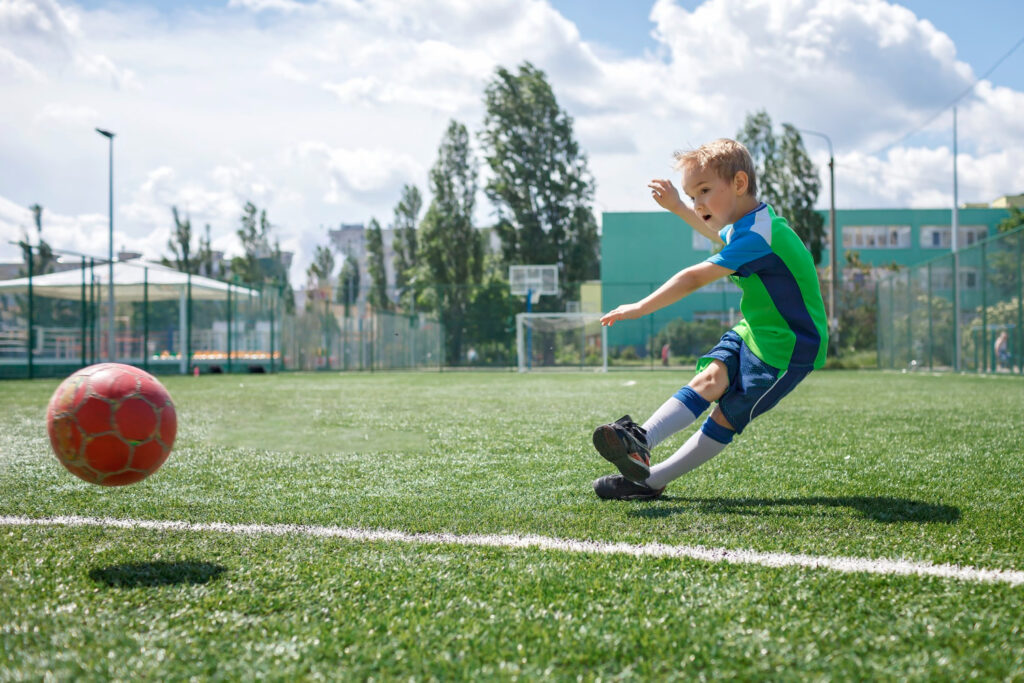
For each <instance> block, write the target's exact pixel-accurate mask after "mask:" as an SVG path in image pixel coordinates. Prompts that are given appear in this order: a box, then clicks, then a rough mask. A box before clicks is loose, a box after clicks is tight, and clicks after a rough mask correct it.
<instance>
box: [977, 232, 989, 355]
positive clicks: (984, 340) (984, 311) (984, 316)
mask: <svg viewBox="0 0 1024 683" xmlns="http://www.w3.org/2000/svg"><path fill="white" fill-rule="evenodd" d="M980 246H981V269H980V270H981V272H980V273H978V275H979V276H980V277H981V345H982V346H983V347H984V348H983V349H982V351H981V362H982V368H984V370H985V372H988V296H987V294H988V287H987V285H986V282H987V281H988V278H987V277H986V275H987V273H986V267H985V243H984V242H982V243H981V245H980ZM979 369H980V368H979Z"/></svg>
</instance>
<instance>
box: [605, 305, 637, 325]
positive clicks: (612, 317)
mask: <svg viewBox="0 0 1024 683" xmlns="http://www.w3.org/2000/svg"><path fill="white" fill-rule="evenodd" d="M643 315H644V312H643V311H642V310H641V308H640V304H622V305H621V306H619V307H618V308H616V309H614V310H611V311H608V312H607V313H605V314H604V315H602V316H601V324H602V325H604V326H605V327H611V326H612V325H614V324H615V323H616V321H619V320H634V319H636V318H642V317H643Z"/></svg>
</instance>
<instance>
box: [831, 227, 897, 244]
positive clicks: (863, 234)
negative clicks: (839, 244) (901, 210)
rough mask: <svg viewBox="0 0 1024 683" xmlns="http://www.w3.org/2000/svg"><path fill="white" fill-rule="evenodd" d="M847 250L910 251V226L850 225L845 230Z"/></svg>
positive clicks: (844, 237) (844, 238)
mask: <svg viewBox="0 0 1024 683" xmlns="http://www.w3.org/2000/svg"><path fill="white" fill-rule="evenodd" d="M843 247H845V248H847V249H908V248H909V247H910V226H909V225H848V226H846V227H844V228H843Z"/></svg>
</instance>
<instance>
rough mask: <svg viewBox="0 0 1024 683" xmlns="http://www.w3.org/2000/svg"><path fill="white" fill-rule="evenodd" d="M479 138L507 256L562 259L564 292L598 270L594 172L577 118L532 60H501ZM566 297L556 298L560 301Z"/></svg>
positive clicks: (515, 260) (523, 260)
mask: <svg viewBox="0 0 1024 683" xmlns="http://www.w3.org/2000/svg"><path fill="white" fill-rule="evenodd" d="M484 104H485V107H486V114H485V115H484V129H483V131H482V132H481V133H480V140H481V144H482V147H483V151H484V154H485V158H486V162H487V166H488V168H489V169H490V171H491V173H490V177H489V179H488V181H487V184H486V186H485V188H484V190H485V193H486V195H487V197H488V198H489V199H490V200H491V202H492V203H493V204H494V207H495V210H496V212H497V224H496V225H495V230H496V231H497V234H498V236H499V237H500V239H501V245H502V246H501V250H502V258H503V260H504V262H505V264H506V265H508V264H513V265H515V264H557V265H558V266H559V279H560V282H561V283H563V287H565V286H568V287H569V289H567V290H566V291H565V296H567V297H572V298H574V297H575V296H576V295H577V292H578V289H577V287H578V283H580V282H582V281H584V280H588V279H592V278H595V277H597V274H598V236H597V222H596V220H595V219H594V214H593V212H592V211H591V209H590V204H591V202H592V200H593V196H594V180H593V178H592V176H591V174H590V171H589V169H588V167H587V157H586V155H585V154H584V153H583V152H582V150H580V147H579V144H578V143H577V142H576V139H575V137H574V136H573V120H572V117H570V116H569V115H568V114H567V113H566V112H565V111H564V110H563V109H562V108H561V107H559V106H558V102H557V100H556V99H555V94H554V91H553V90H552V89H551V86H550V85H549V84H548V81H547V78H546V77H545V75H544V72H543V71H541V70H540V69H537V68H536V67H534V66H533V65H532V64H530V63H529V62H524V63H523V64H522V65H520V67H519V69H518V71H517V72H516V73H512V72H510V71H509V70H507V69H505V68H503V67H499V68H498V69H497V71H496V73H495V77H494V79H493V80H492V81H491V82H490V83H489V84H488V85H487V87H486V90H485V94H484ZM560 303H561V302H555V305H558V304H560Z"/></svg>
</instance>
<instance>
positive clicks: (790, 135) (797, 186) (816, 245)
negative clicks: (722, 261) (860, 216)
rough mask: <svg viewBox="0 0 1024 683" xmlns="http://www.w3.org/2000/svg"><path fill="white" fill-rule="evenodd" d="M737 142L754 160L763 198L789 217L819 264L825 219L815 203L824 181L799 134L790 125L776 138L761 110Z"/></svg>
mask: <svg viewBox="0 0 1024 683" xmlns="http://www.w3.org/2000/svg"><path fill="white" fill-rule="evenodd" d="M737 139H738V140H739V141H740V142H742V143H743V144H744V145H745V146H746V147H747V149H748V150H749V151H750V155H751V156H752V157H753V159H754V168H755V169H756V171H757V189H758V195H759V196H760V198H761V199H763V200H764V201H766V202H768V203H769V204H771V205H772V206H773V207H774V208H775V211H776V212H777V213H778V214H779V215H781V216H785V217H786V219H787V220H788V221H789V224H790V226H791V227H792V228H793V230H794V231H795V232H796V234H797V235H799V236H800V239H801V240H803V242H804V244H806V245H807V248H808V249H809V250H810V252H811V256H813V257H814V262H815V263H820V262H821V251H822V248H823V246H824V242H825V219H824V217H823V216H822V215H821V214H820V213H818V212H817V211H815V210H814V204H815V202H817V201H818V194H819V193H820V192H821V180H820V178H819V176H818V170H817V169H816V168H815V167H814V164H813V163H812V162H811V158H810V157H809V156H808V155H807V150H806V149H805V148H804V143H803V139H802V138H801V137H800V132H799V131H798V130H797V129H796V128H795V127H794V126H792V125H791V124H788V123H787V124H783V126H782V133H781V135H776V134H775V132H774V130H773V128H772V120H771V117H770V116H768V113H767V112H765V111H759V112H757V113H755V114H748V115H747V118H746V121H745V122H744V124H743V128H742V130H740V132H739V134H738V135H737Z"/></svg>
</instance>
